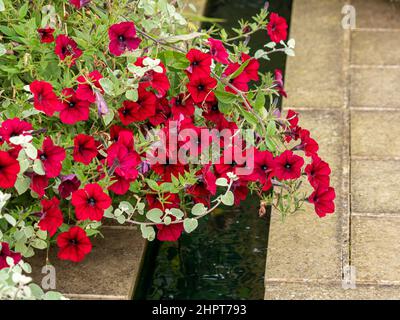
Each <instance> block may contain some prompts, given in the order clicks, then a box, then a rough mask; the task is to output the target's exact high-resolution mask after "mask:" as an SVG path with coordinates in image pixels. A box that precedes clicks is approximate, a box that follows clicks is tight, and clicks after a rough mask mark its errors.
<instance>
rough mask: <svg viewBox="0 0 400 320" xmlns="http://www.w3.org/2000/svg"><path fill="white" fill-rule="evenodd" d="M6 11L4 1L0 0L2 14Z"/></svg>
mask: <svg viewBox="0 0 400 320" xmlns="http://www.w3.org/2000/svg"><path fill="white" fill-rule="evenodd" d="M5 10H6V8H5V6H4V1H3V0H0V12H3V11H5Z"/></svg>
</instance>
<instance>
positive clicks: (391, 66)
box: [350, 64, 400, 69]
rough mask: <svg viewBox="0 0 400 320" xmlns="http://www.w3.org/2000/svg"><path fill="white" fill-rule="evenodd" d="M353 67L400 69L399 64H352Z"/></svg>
mask: <svg viewBox="0 0 400 320" xmlns="http://www.w3.org/2000/svg"><path fill="white" fill-rule="evenodd" d="M350 68H351V69H400V65H398V64H351V65H350Z"/></svg>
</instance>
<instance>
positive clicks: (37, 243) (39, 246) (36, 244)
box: [31, 238, 47, 250]
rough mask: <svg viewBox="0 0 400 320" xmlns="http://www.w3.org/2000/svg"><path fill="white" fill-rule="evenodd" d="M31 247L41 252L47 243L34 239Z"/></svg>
mask: <svg viewBox="0 0 400 320" xmlns="http://www.w3.org/2000/svg"><path fill="white" fill-rule="evenodd" d="M31 246H32V247H34V248H36V249H41V250H43V249H46V248H47V242H46V241H44V240H42V239H39V238H36V239H35V240H33V241H32V243H31Z"/></svg>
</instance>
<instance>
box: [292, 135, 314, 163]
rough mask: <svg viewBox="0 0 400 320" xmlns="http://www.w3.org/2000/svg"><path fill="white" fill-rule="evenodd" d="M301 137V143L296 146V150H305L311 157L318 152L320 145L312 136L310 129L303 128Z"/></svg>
mask: <svg viewBox="0 0 400 320" xmlns="http://www.w3.org/2000/svg"><path fill="white" fill-rule="evenodd" d="M299 136H300V139H301V143H300V145H298V146H297V147H295V148H294V149H295V150H303V151H304V152H305V154H306V156H307V157H311V156H314V155H316V154H317V152H318V149H319V146H318V143H317V141H315V140H314V139H312V138H311V137H310V131H308V130H306V129H301V130H300V132H299Z"/></svg>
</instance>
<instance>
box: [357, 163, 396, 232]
mask: <svg viewBox="0 0 400 320" xmlns="http://www.w3.org/2000/svg"><path fill="white" fill-rule="evenodd" d="M398 168H400V161H380V160H353V161H352V164H351V174H352V177H353V178H352V180H351V194H352V212H357V213H391V214H399V213H400V211H399V209H400V197H399V194H400V183H399V182H400V171H399V170H398ZM399 234H400V233H399Z"/></svg>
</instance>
